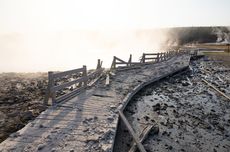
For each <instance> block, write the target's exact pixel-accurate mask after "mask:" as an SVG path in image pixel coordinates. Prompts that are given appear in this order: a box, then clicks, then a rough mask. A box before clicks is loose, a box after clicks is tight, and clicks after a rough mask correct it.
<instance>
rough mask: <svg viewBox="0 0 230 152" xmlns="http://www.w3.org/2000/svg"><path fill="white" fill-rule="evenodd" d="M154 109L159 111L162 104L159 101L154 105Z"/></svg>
mask: <svg viewBox="0 0 230 152" xmlns="http://www.w3.org/2000/svg"><path fill="white" fill-rule="evenodd" d="M152 107H153V111H158V110H160V109H161V105H160V104H159V103H157V104H156V105H153V106H152Z"/></svg>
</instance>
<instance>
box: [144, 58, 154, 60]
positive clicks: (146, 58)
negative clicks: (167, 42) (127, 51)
mask: <svg viewBox="0 0 230 152" xmlns="http://www.w3.org/2000/svg"><path fill="white" fill-rule="evenodd" d="M154 59H157V58H145V60H154Z"/></svg>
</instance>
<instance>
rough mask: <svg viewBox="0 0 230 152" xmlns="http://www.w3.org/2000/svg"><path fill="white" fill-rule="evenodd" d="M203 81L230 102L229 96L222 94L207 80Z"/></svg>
mask: <svg viewBox="0 0 230 152" xmlns="http://www.w3.org/2000/svg"><path fill="white" fill-rule="evenodd" d="M202 81H203V82H205V83H206V84H207V85H209V86H210V87H211V88H213V89H214V90H216V91H217V92H218V93H220V94H221V95H222V96H224V97H225V98H227V99H228V100H229V101H230V97H229V96H227V95H226V94H224V93H223V92H221V91H220V90H218V89H217V88H216V87H215V86H213V85H212V84H210V83H209V82H208V81H206V80H205V79H202Z"/></svg>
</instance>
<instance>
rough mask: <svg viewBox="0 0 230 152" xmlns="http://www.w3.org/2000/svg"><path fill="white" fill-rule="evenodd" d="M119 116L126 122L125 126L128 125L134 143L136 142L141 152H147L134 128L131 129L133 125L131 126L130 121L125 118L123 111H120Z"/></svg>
mask: <svg viewBox="0 0 230 152" xmlns="http://www.w3.org/2000/svg"><path fill="white" fill-rule="evenodd" d="M119 115H120V117H121V119H122V121H123V122H124V124H125V125H126V127H127V129H128V131H129V133H130V134H131V135H132V137H133V139H134V141H135V142H136V144H137V147H138V148H139V150H140V151H141V152H146V150H145V148H144V146H143V145H142V144H141V143H140V140H139V138H138V137H137V135H136V134H135V132H134V130H133V128H132V127H131V125H130V124H129V122H128V120H127V119H126V118H125V115H124V114H123V112H122V111H121V110H119Z"/></svg>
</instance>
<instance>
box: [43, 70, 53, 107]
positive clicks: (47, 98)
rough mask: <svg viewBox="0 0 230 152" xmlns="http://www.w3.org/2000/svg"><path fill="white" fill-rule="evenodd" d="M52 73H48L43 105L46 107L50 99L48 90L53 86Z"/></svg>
mask: <svg viewBox="0 0 230 152" xmlns="http://www.w3.org/2000/svg"><path fill="white" fill-rule="evenodd" d="M52 75H53V72H48V86H47V90H46V95H45V99H44V105H48V101H49V98H50V97H51V92H50V88H51V87H52V86H53V83H54V82H53V79H52Z"/></svg>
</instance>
